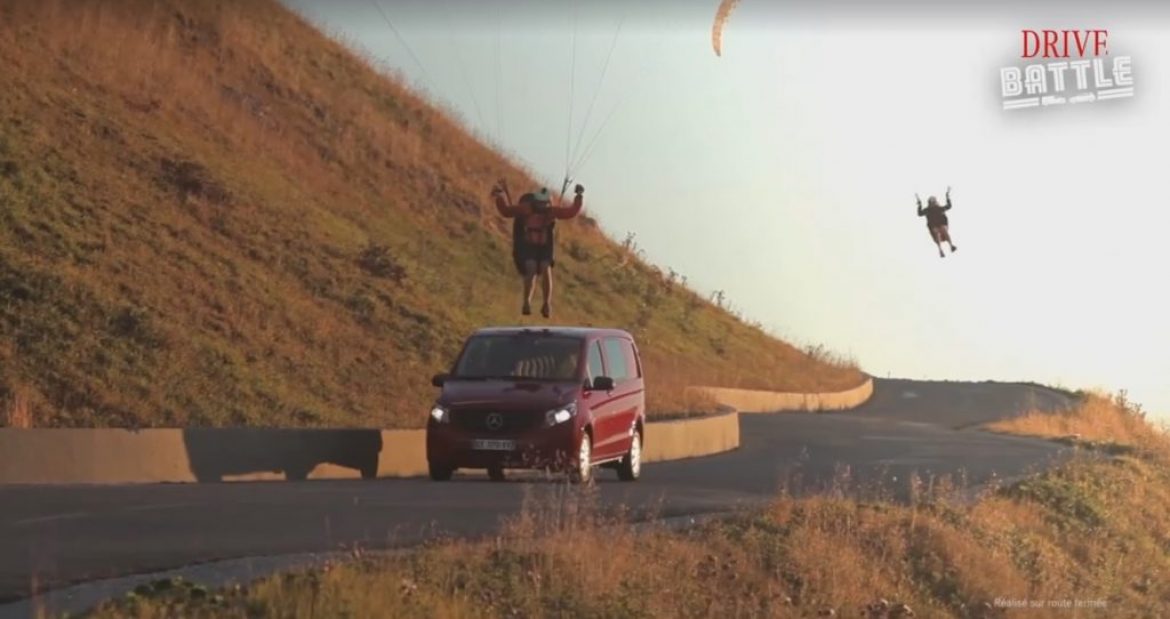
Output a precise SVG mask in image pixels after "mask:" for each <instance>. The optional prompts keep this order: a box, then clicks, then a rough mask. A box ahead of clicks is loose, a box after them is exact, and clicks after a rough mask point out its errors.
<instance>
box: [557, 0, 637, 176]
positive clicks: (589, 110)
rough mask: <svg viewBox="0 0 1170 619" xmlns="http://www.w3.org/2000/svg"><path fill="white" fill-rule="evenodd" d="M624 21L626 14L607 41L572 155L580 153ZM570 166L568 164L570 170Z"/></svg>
mask: <svg viewBox="0 0 1170 619" xmlns="http://www.w3.org/2000/svg"><path fill="white" fill-rule="evenodd" d="M625 21H626V16H625V15H622V18H621V21H619V22H618V27H617V30H616V31H615V32H614V33H613V40H612V41H610V43H609V53H608V54H606V56H605V64H604V65H603V66H602V68H601V79H600V80H598V81H597V88H595V89H594V90H593V99H592V100H591V101H590V102H589V107H588V108H587V109H586V110H585V120H584V121H582V122H581V132H580V133H578V134H577V143H576V144H575V145H574V147H573V157H576V156H577V155H578V154H580V151H579V149H580V147H581V139H582V138H584V137H585V129H587V128H588V127H589V118H590V117H591V116H592V115H593V106H594V105H596V104H597V96H598V95H599V94H601V87H602V86H603V85H605V75H606V73H608V72H609V62H610V60H612V59H613V50H614V48H616V47H617V41H618V36H620V35H621V33H622V25H623V24H624V23H625ZM571 171H572V166H570V172H571Z"/></svg>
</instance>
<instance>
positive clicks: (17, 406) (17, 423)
mask: <svg viewBox="0 0 1170 619" xmlns="http://www.w3.org/2000/svg"><path fill="white" fill-rule="evenodd" d="M2 403H3V406H4V418H3V421H4V423H3V424H0V425H2V426H4V427H8V428H17V429H21V430H27V429H29V428H31V427H33V426H34V425H36V424H35V422H34V421H33V412H32V404H31V403H30V402H29V400H28V396H27V395H25V394H23V393H21V392H16V393H13V394H11V395H9V396H8V397H6V398H4V399H3V402H2Z"/></svg>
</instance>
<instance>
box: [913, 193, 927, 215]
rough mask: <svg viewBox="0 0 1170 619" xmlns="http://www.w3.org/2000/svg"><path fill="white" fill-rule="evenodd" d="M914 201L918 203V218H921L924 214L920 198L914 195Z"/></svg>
mask: <svg viewBox="0 0 1170 619" xmlns="http://www.w3.org/2000/svg"><path fill="white" fill-rule="evenodd" d="M914 201H915V202H917V203H918V216H919V217H922V216H923V215H925V214H926V212H925V211H923V210H922V198H919V197H918V194H914Z"/></svg>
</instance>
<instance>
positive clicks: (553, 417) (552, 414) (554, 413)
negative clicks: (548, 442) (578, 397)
mask: <svg viewBox="0 0 1170 619" xmlns="http://www.w3.org/2000/svg"><path fill="white" fill-rule="evenodd" d="M576 414H577V403H576V402H573V403H570V404H567V405H565V406H562V407H560V408H554V409H552V410H551V411H548V412H547V413H545V414H544V425H546V426H555V425H557V424H561V423H565V422H566V421H568V420H570V419H572V418H573V415H576Z"/></svg>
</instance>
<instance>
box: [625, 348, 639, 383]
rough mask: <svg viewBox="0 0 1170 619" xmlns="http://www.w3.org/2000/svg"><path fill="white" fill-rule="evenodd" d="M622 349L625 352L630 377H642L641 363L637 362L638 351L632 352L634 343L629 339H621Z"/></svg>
mask: <svg viewBox="0 0 1170 619" xmlns="http://www.w3.org/2000/svg"><path fill="white" fill-rule="evenodd" d="M622 350H623V351H625V353H626V364H627V366H628V367H629V369H630V378H642V364H641V363H638V353H636V352H634V344H633V343H632V342H630V340H622Z"/></svg>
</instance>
